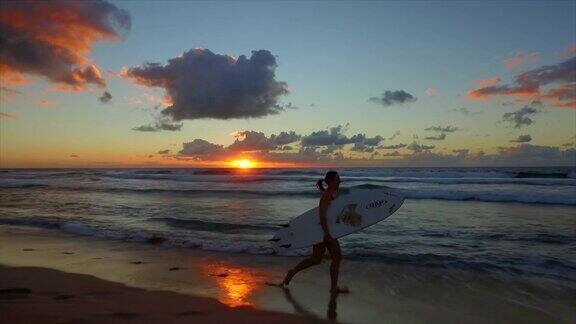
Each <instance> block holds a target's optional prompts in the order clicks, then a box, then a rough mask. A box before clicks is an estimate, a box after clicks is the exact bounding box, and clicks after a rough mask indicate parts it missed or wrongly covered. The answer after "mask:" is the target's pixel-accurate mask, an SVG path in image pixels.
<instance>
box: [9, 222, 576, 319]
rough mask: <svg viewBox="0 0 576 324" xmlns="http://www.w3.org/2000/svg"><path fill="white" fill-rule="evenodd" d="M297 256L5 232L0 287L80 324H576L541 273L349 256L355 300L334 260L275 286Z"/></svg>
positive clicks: (35, 308)
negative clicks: (339, 291)
mask: <svg viewBox="0 0 576 324" xmlns="http://www.w3.org/2000/svg"><path fill="white" fill-rule="evenodd" d="M299 260H300V258H294V257H277V256H267V255H247V254H230V253H223V252H210V251H202V250H194V249H184V248H169V247H163V246H161V245H154V244H144V243H130V242H122V241H110V240H102V239H98V238H93V237H79V236H73V235H68V234H63V233H60V232H54V231H48V230H39V229H29V228H17V227H12V226H0V264H1V265H3V268H2V269H1V270H0V271H1V273H0V274H1V275H0V289H9V288H27V289H30V290H31V292H30V293H26V292H25V291H22V292H21V293H18V292H14V293H10V292H8V293H5V294H4V295H3V297H2V296H0V309H1V310H2V313H3V314H8V315H7V316H16V317H14V319H16V320H18V319H22V318H21V317H17V316H29V317H27V318H28V319H39V320H41V319H45V318H50V319H53V320H54V321H53V322H58V321H59V320H60V319H66V321H67V322H74V323H78V322H82V321H79V320H78V319H82V320H83V321H84V322H99V323H100V322H107V321H110V322H113V321H124V320H127V319H130V320H132V321H134V322H146V321H163V322H177V321H180V320H183V321H196V320H198V321H200V319H202V322H211V321H218V322H227V321H230V322H231V321H232V320H233V321H234V323H239V322H240V323H242V322H246V323H247V322H251V323H253V322H255V321H261V322H263V323H266V322H272V321H273V322H294V321H296V322H303V321H318V320H326V319H328V320H337V321H341V322H350V323H382V322H391V323H510V322H514V323H570V322H571V321H573V319H574V318H576V310H575V307H574V305H576V298H575V296H576V294H575V290H574V289H572V288H571V287H564V286H562V287H555V286H552V285H551V284H550V283H549V282H547V281H546V280H538V279H537V278H536V279H534V280H532V281H530V282H526V281H525V280H522V281H518V282H516V281H514V280H513V278H512V279H510V278H508V279H506V280H504V279H502V278H497V277H493V276H490V275H485V274H479V273H471V272H464V271H455V270H447V269H440V268H437V269H430V268H421V267H420V268H416V267H409V266H397V265H396V266H395V265H388V264H385V263H382V262H380V263H374V262H362V261H350V260H345V261H344V263H343V266H342V269H341V276H342V277H341V281H342V282H343V283H345V284H346V285H348V286H349V287H350V288H351V290H352V292H351V293H350V294H346V295H339V296H331V295H330V294H329V292H328V291H329V289H328V288H329V278H328V262H325V263H324V264H322V265H321V266H318V267H315V268H313V269H310V270H309V271H306V272H304V273H302V274H301V275H299V276H298V277H296V278H295V280H294V282H293V284H292V285H291V288H290V290H282V289H279V288H275V287H270V286H267V285H266V284H265V283H266V282H267V281H278V280H280V279H281V278H282V276H283V274H284V272H285V270H286V269H287V268H289V267H290V266H292V265H294V264H295V263H296V262H298V261H299ZM30 267H34V268H30ZM110 292H112V293H111V294H109V293H110ZM19 294H20V295H19ZM21 295H26V296H27V298H24V297H26V296H21ZM59 296H60V297H59ZM69 296H72V297H69ZM103 296H106V297H105V298H104V297H103ZM286 313H292V314H286ZM3 316H6V315H3ZM58 316H60V317H58ZM66 321H64V322H66ZM43 322H45V321H43Z"/></svg>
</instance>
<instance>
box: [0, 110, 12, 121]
mask: <svg viewBox="0 0 576 324" xmlns="http://www.w3.org/2000/svg"><path fill="white" fill-rule="evenodd" d="M0 119H16V116H14V115H12V114H7V113H3V112H0Z"/></svg>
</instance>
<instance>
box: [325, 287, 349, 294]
mask: <svg viewBox="0 0 576 324" xmlns="http://www.w3.org/2000/svg"><path fill="white" fill-rule="evenodd" d="M330 292H331V293H333V294H347V293H349V292H350V289H348V287H346V286H338V287H336V288H332V289H330Z"/></svg>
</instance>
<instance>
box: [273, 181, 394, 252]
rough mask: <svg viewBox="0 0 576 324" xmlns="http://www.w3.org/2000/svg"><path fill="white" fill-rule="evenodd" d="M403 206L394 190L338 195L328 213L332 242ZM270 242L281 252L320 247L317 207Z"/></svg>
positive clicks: (321, 235) (285, 226)
mask: <svg viewBox="0 0 576 324" xmlns="http://www.w3.org/2000/svg"><path fill="white" fill-rule="evenodd" d="M403 203H404V197H403V196H401V195H400V194H398V193H396V192H395V191H394V190H383V189H378V190H364V189H360V190H353V191H351V192H350V193H349V194H344V195H339V196H338V197H336V199H334V200H333V201H332V202H331V203H330V206H329V207H328V211H327V214H326V216H327V218H326V221H327V223H328V231H329V232H330V235H332V237H333V238H340V237H344V236H346V235H349V234H352V233H354V232H358V231H360V230H361V229H363V228H366V227H368V226H371V225H374V224H376V223H378V222H380V221H382V220H384V219H386V218H388V217H389V216H390V215H392V214H394V213H395V212H396V211H397V210H398V208H400V206H402V204H403ZM281 226H283V228H281V229H280V230H278V231H277V232H276V234H275V235H274V237H273V238H272V239H270V241H272V242H273V245H274V247H275V248H276V249H278V250H283V249H299V248H305V247H308V246H312V245H314V244H317V243H320V242H322V241H323V239H324V231H323V230H322V226H320V217H319V215H318V207H316V208H312V209H310V210H308V211H307V212H305V213H304V214H302V215H300V216H298V217H296V218H294V219H292V220H291V221H290V223H288V224H285V225H281Z"/></svg>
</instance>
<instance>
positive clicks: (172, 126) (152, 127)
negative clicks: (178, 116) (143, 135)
mask: <svg viewBox="0 0 576 324" xmlns="http://www.w3.org/2000/svg"><path fill="white" fill-rule="evenodd" d="M155 119H156V120H155V121H154V122H153V123H151V124H148V125H142V126H138V127H134V128H132V130H135V131H139V132H159V131H172V132H175V131H179V130H181V129H182V126H183V123H175V122H174V121H172V120H171V119H170V118H169V117H165V116H156V117H155Z"/></svg>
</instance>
